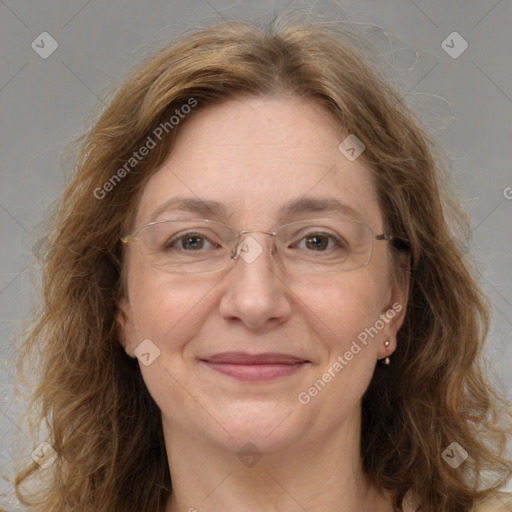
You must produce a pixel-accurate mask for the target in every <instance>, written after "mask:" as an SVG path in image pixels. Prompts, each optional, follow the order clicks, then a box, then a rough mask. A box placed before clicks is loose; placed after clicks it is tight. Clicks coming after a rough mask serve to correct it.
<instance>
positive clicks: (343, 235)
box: [276, 218, 373, 274]
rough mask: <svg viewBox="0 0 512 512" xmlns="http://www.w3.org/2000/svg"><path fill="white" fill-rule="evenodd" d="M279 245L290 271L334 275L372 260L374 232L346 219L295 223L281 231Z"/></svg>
mask: <svg viewBox="0 0 512 512" xmlns="http://www.w3.org/2000/svg"><path fill="white" fill-rule="evenodd" d="M276 244H277V247H278V253H279V254H280V258H281V260H282V261H283V264H284V266H285V267H286V269H288V270H290V271H291V272H308V273H313V274H335V273H339V272H346V271H348V270H355V269H357V268H360V267H363V266H364V265H366V264H367V263H368V262H369V261H370V258H371V255H372V248H373V232H372V230H371V229H370V228H369V227H368V226H366V225H365V224H362V223H361V222H357V221H353V220H351V219H347V218H337V219H319V220H314V221H305V222H294V223H291V224H287V225H285V226H282V227H281V228H279V230H278V236H277V241H276Z"/></svg>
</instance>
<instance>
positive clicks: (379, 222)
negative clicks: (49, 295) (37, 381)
mask: <svg viewBox="0 0 512 512" xmlns="http://www.w3.org/2000/svg"><path fill="white" fill-rule="evenodd" d="M346 136H347V134H346V133H344V132H343V131H342V130H341V129H340V128H339V126H338V125H337V124H336V122H335V120H334V119H333V118H332V117H331V116H330V114H329V113H328V112H327V111H324V110H323V109H322V107H321V106H320V105H319V104H317V103H314V102H312V101H306V100H303V99H299V98H277V97H275V98H274V97H273V98H254V99H244V100H243V101H229V102H226V103H224V104H221V105H215V106H208V107H206V108H205V109H202V110H200V111H199V112H197V113H196V114H194V115H191V116H190V118H189V119H187V121H186V124H184V125H183V127H182V131H181V133H180V135H179V137H178V139H177V143H176V145H175V147H174V149H173V151H172V153H171V154H170V155H169V156H168V158H167V160H166V161H165V162H164V164H163V165H162V166H161V168H160V169H159V170H157V172H156V173H155V174H154V175H153V176H152V177H151V179H150V180H149V181H148V183H147V185H146V187H145V189H144V191H143V193H142V196H141V198H140V201H139V204H138V206H137V214H136V220H135V223H134V226H133V228H134V229H136V228H137V227H139V226H142V225H143V224H145V223H147V222H149V219H150V217H151V215H152V213H153V212H154V211H155V210H156V209H157V208H158V207H159V206H160V205H161V204H162V203H164V202H165V201H167V200H168V199H170V198H173V197H176V196H180V197H191V198H197V197H199V198H201V199H203V200H215V201H218V202H220V203H222V204H224V205H225V207H226V208H227V210H228V213H229V215H228V217H226V218H220V219H219V218H214V217H210V218H212V219H213V220H221V221H223V222H225V223H227V224H230V225H232V226H233V227H236V228H237V229H240V230H241V229H261V230H271V229H272V228H273V227H275V225H276V223H277V224H279V225H281V224H284V223H285V222H292V221H294V220H302V219H308V218H315V217H316V218H318V217H322V214H319V213H310V214H302V216H300V217H294V216H291V217H289V218H287V219H284V220H283V219H281V218H279V217H278V215H277V211H278V209H279V207H280V206H281V205H282V204H284V203H285V202H287V201H288V200H290V199H300V198H302V197H304V196H305V197H309V198H325V197H336V198H338V199H340V200H342V201H344V202H345V203H346V204H348V205H350V206H351V207H352V208H353V209H355V210H356V211H358V212H359V213H360V214H361V215H362V216H363V217H364V219H365V221H366V222H367V223H368V224H369V225H370V226H371V228H372V229H373V231H374V232H375V233H382V231H383V218H382V213H381V211H380V209H379V206H378V201H377V195H376V191H375V187H374V185H373V182H372V179H371V174H370V172H369V170H368V169H366V168H365V167H364V166H363V165H362V161H361V158H359V159H357V160H355V161H353V162H351V161H349V160H348V159H347V158H346V157H345V156H344V155H343V154H342V153H341V152H340V151H339V150H338V145H339V143H340V142H341V141H342V140H343V139H344V138H345V137H346ZM172 216H173V215H172V214H170V212H168V211H167V212H163V213H162V214H161V215H160V216H159V217H158V218H159V219H164V218H170V217H172ZM196 217H197V218H204V216H200V215H199V216H197V215H196ZM253 236H254V238H255V239H256V240H257V241H258V242H259V243H260V244H261V245H262V247H264V248H265V252H264V253H263V254H262V255H261V256H260V257H258V258H257V259H256V260H255V261H254V262H252V263H250V264H248V263H246V262H245V261H243V260H239V261H237V262H236V263H235V265H234V266H233V267H232V268H231V269H230V270H228V271H225V272H221V273H218V274H211V275H206V276H205V275H203V276H199V277H198V276H179V275H172V274H168V273H165V272H160V271H158V270H155V269H153V268H151V267H148V266H147V265H145V264H144V261H143V260H142V257H141V254H140V252H139V250H138V244H130V245H128V246H127V247H126V249H127V250H126V265H127V268H126V272H127V274H126V275H127V295H126V296H125V298H123V299H122V300H121V302H120V303H119V314H118V321H119V323H120V325H121V328H122V332H123V339H124V341H123V345H124V348H125V350H126V353H127V354H128V355H130V356H131V357H134V350H135V349H136V347H137V346H138V345H139V344H140V343H141V341H142V340H144V339H150V340H152V342H153V343H154V344H155V345H156V346H157V347H158V348H159V349H160V351H161V353H160V356H159V357H158V358H156V359H155V360H154V362H153V363H152V364H151V365H149V366H144V365H142V364H140V363H139V364H140V367H141V371H142V375H143V378H144V381H145V383H146V385H147V387H148V389H149V392H150V393H151V395H152V397H153V398H154V400H155V401H156V403H157V404H158V406H159V408H160V409H161V411H162V421H163V429H164V435H165V440H166V448H167V456H168V460H169V466H170V470H171V475H172V483H173V492H172V494H171V496H170V498H169V501H168V503H167V508H166V512H177V511H190V512H192V511H193V510H198V511H201V512H202V511H218V510H238V511H240V512H245V511H254V510H266V511H275V512H277V511H279V512H282V511H287V512H288V511H295V510H297V511H301V510H304V509H305V510H315V511H324V512H334V511H336V512H340V511H341V512H349V511H350V512H352V511H353V510H358V511H361V512H363V511H365V510H368V511H370V510H371V511H372V512H388V511H389V512H391V511H392V510H393V507H392V506H391V504H390V496H389V495H385V494H383V493H381V492H380V491H379V490H378V489H375V488H373V487H370V486H368V485H367V484H366V483H365V480H364V479H363V477H362V471H361V460H360V455H359V450H358V447H359V438H360V421H361V398H362V396H363V394H364V392H365V390H366V388H367V387H368V384H369V382H370V380H371V377H372V374H373V372H374V368H375V364H376V361H377V359H381V358H384V357H386V356H389V355H391V354H392V353H393V351H394V350H395V348H396V335H397V331H398V330H399V328H400V326H401V325H402V322H403V318H404V313H405V302H406V301H405V298H406V294H407V290H406V289H404V287H399V286H392V285H391V284H390V279H389V255H388V250H389V247H388V242H385V241H384V242H382V241H375V243H374V251H373V256H372V259H371V261H370V263H369V264H368V265H367V266H365V267H362V268H359V269H357V270H354V271H350V272H344V273H340V274H335V275H329V276H325V275H324V276H321V275H315V276H311V275H292V274H287V273H286V272H284V271H283V270H282V269H280V268H279V267H278V266H276V264H275V262H274V260H273V256H272V255H271V254H270V253H269V251H268V248H269V246H270V241H271V237H269V236H268V235H265V234H261V233H256V234H253ZM395 302H398V303H400V304H402V305H403V308H402V311H401V312H400V313H397V314H396V315H395V317H394V318H393V319H392V320H390V321H389V322H388V323H386V324H385V327H384V328H383V329H382V330H381V331H380V332H379V334H378V335H377V336H375V337H374V338H373V339H371V340H370V341H369V343H368V344H367V345H366V346H365V347H364V348H363V349H362V350H361V351H360V352H359V353H358V354H357V355H355V356H354V357H353V359H352V360H351V361H350V362H348V364H347V365H346V366H345V367H344V368H343V370H342V371H341V372H339V373H336V374H335V375H336V376H335V377H334V378H332V380H331V382H329V383H328V384H327V385H326V387H325V389H323V390H322V391H321V392H319V393H318V395H317V396H315V397H314V398H312V399H311V401H310V402H309V403H308V404H307V405H302V404H301V403H299V402H298V400H297V395H298V393H300V392H301V391H305V390H307V389H308V388H310V387H311V385H312V384H313V383H314V382H315V381H317V380H318V379H319V378H320V377H321V376H322V374H323V373H324V372H325V371H327V369H328V368H329V367H330V366H332V364H333V362H334V361H336V359H337V357H338V356H339V355H343V354H344V353H345V352H346V351H347V350H348V349H349V347H350V345H351V343H352V340H354V339H355V338H356V337H357V335H358V334H359V333H360V332H361V331H363V330H364V329H365V328H367V327H369V326H372V325H374V323H375V321H376V320H377V319H378V318H379V315H380V314H384V313H385V312H386V311H387V310H389V309H392V305H393V303H395ZM385 340H389V341H390V345H389V346H388V347H385V346H384V341H385ZM225 351H245V352H249V353H261V352H282V353H286V354H291V355H295V356H299V357H301V358H303V359H306V360H308V361H310V363H309V364H308V365H306V366H305V367H304V368H303V369H301V370H300V371H299V372H297V373H295V374H292V375H289V376H286V377H282V378H279V379H276V380H273V381H267V382H257V383H247V382H241V381H238V380H235V379H234V378H232V377H229V376H225V375H222V374H220V373H218V372H215V371H213V370H211V369H210V368H208V367H207V366H206V365H205V364H204V363H201V362H200V358H202V357H205V356H208V355H212V354H214V353H218V352H225ZM248 442H250V443H252V444H253V445H254V446H255V447H256V448H257V451H258V454H259V455H261V459H260V460H259V461H258V462H257V464H255V465H253V466H252V467H248V466H247V465H244V464H243V463H242V462H241V461H240V460H239V459H238V458H237V452H238V451H239V450H240V449H241V448H242V447H243V446H244V445H246V443H248ZM320 489H321V492H319V490H320Z"/></svg>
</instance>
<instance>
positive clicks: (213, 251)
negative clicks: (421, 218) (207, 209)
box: [121, 217, 394, 274]
mask: <svg viewBox="0 0 512 512" xmlns="http://www.w3.org/2000/svg"><path fill="white" fill-rule="evenodd" d="M250 233H263V234H267V235H270V236H272V237H273V242H274V243H273V244H272V246H271V247H270V253H271V254H272V255H274V257H275V259H276V260H277V262H278V264H281V265H282V266H283V268H284V269H286V270H287V271H290V272H294V273H310V274H337V273H340V272H347V271H350V270H356V269H358V268H361V267H364V266H365V265H367V264H368V263H369V262H370V259H371V257H372V253H373V243H374V240H379V241H381V240H388V241H389V240H392V239H393V238H394V237H393V235H387V234H380V235H375V233H374V232H373V231H372V229H371V228H370V226H368V225H366V224H364V223H363V222H359V221H355V220H353V219H350V218H346V217H336V218H334V219H333V218H331V219H328V218H326V219H312V220H305V221H297V222H291V223H289V224H285V225H283V226H280V227H278V228H277V229H276V230H275V231H261V230H254V229H251V230H243V231H238V230H236V229H235V228H233V227H231V226H228V225H227V224H223V223H221V222H217V221H213V220H206V219H203V220H191V219H167V220H160V221H156V222H150V223H149V224H145V225H144V226H141V227H140V228H138V229H137V230H136V231H135V232H134V233H132V234H131V235H124V236H122V237H121V241H122V242H123V243H125V244H130V243H139V248H140V251H141V253H142V258H143V260H144V262H145V263H146V264H147V265H149V266H150V267H152V268H154V269H157V270H160V271H164V272H169V273H171V274H209V273H213V272H221V271H222V270H225V269H227V268H228V267H229V266H231V265H233V264H234V263H235V262H236V261H237V260H238V259H239V258H241V259H243V260H244V261H245V262H246V263H252V262H254V261H255V260H256V259H257V258H258V257H259V256H260V255H261V254H262V253H263V252H264V249H263V247H262V245H261V244H260V243H259V242H258V241H257V240H256V238H254V237H253V236H250V235H249V236H247V235H248V234H250Z"/></svg>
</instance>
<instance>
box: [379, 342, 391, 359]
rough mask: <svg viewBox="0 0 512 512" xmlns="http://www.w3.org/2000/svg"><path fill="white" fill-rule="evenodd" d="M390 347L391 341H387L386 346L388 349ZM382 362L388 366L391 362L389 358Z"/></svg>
mask: <svg viewBox="0 0 512 512" xmlns="http://www.w3.org/2000/svg"><path fill="white" fill-rule="evenodd" d="M389 345H391V341H389V340H386V341H385V342H384V346H385V347H386V348H388V347H389ZM381 362H382V364H385V365H388V364H389V363H390V362H391V360H390V359H389V357H385V358H384V359H382V360H381Z"/></svg>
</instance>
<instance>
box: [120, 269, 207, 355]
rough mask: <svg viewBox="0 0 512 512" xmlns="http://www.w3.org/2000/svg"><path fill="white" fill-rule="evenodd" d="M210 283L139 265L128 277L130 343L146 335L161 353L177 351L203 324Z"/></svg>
mask: <svg viewBox="0 0 512 512" xmlns="http://www.w3.org/2000/svg"><path fill="white" fill-rule="evenodd" d="M211 286H212V284H211V283H210V286H207V285H206V283H197V282H196V283H194V284H193V283H191V282H190V280H186V279H176V278H174V279H170V277H169V276H168V275H166V274H164V273H160V272H156V271H154V270H153V269H151V268H148V267H146V266H143V265H142V266H138V267H137V269H136V271H134V272H133V273H132V274H131V276H130V279H129V297H130V307H131V313H132V319H133V326H134V329H133V338H134V339H133V340H131V341H132V343H137V342H138V343H140V341H142V340H143V339H146V338H149V339H150V340H152V341H153V342H154V343H155V344H156V345H157V346H158V348H159V349H160V350H161V351H162V352H174V351H176V350H178V349H179V348H180V347H181V346H182V345H183V344H184V343H185V342H186V341H187V340H188V339H190V338H191V337H192V336H193V334H194V332H196V331H197V330H198V329H199V328H200V326H201V325H202V323H204V321H205V316H206V314H207V302H208V291H209V288H211Z"/></svg>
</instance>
